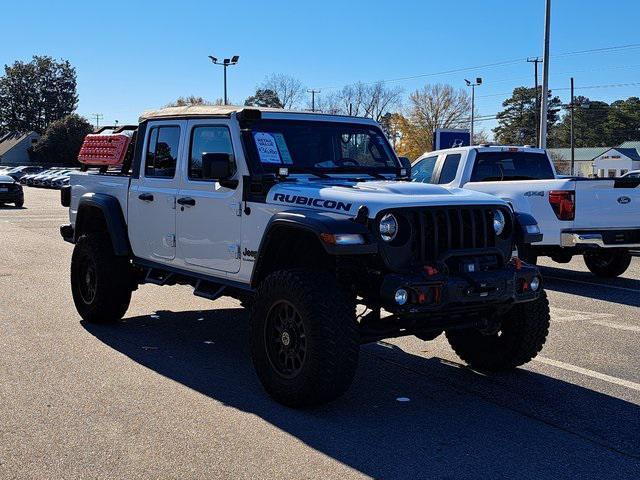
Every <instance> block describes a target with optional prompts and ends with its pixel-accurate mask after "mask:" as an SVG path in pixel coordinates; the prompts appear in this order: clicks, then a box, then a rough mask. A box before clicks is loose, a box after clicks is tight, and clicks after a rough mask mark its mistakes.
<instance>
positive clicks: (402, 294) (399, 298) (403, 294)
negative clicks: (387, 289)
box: [394, 288, 409, 305]
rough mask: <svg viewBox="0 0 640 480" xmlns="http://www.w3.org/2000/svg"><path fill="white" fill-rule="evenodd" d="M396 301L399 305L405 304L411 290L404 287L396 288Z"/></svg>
mask: <svg viewBox="0 0 640 480" xmlns="http://www.w3.org/2000/svg"><path fill="white" fill-rule="evenodd" d="M394 298H395V301H396V303H397V304H398V305H404V304H405V303H407V300H409V292H407V291H406V290H405V289H404V288H399V289H398V290H396V294H395V296H394Z"/></svg>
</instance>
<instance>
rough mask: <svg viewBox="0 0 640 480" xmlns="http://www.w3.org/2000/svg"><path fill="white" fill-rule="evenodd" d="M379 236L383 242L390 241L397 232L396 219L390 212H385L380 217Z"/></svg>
mask: <svg viewBox="0 0 640 480" xmlns="http://www.w3.org/2000/svg"><path fill="white" fill-rule="evenodd" d="M379 230H380V236H381V237H382V239H383V240H384V241H385V242H390V241H391V240H393V239H394V238H396V235H397V234H398V221H397V220H396V217H394V216H393V214H391V213H387V214H386V215H385V216H384V217H382V218H381V219H380V226H379Z"/></svg>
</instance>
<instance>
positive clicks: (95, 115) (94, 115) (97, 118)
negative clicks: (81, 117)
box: [91, 113, 104, 130]
mask: <svg viewBox="0 0 640 480" xmlns="http://www.w3.org/2000/svg"><path fill="white" fill-rule="evenodd" d="M91 116H92V117H94V118H95V119H96V130H97V129H98V128H99V127H100V120H102V119H103V118H104V115H103V114H101V113H92V114H91Z"/></svg>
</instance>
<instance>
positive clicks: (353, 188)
mask: <svg viewBox="0 0 640 480" xmlns="http://www.w3.org/2000/svg"><path fill="white" fill-rule="evenodd" d="M267 203H270V204H276V205H286V206H289V207H298V208H312V209H314V210H324V211H331V212H336V213H342V214H345V215H355V214H356V213H357V211H358V208H360V206H362V205H365V206H367V207H368V208H369V212H370V214H371V216H375V215H377V214H378V213H379V212H380V211H382V210H385V209H389V208H402V207H418V206H445V205H492V204H494V205H505V202H503V201H502V200H500V199H498V198H496V197H494V196H492V195H487V194H485V193H480V192H474V191H472V190H463V189H460V188H444V187H441V186H439V185H431V184H425V183H412V182H396V181H377V180H376V181H369V182H367V181H364V182H356V181H352V180H348V181H345V180H341V179H339V178H336V179H331V180H329V179H327V180H301V181H298V182H295V183H294V182H282V183H278V184H276V185H274V186H273V187H272V188H271V190H270V191H269V194H268V195H267Z"/></svg>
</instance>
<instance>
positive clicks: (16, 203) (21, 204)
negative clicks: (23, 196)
mask: <svg viewBox="0 0 640 480" xmlns="http://www.w3.org/2000/svg"><path fill="white" fill-rule="evenodd" d="M14 205H15V206H16V208H22V207H23V206H24V200H18V201H17V202H15V203H14Z"/></svg>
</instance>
